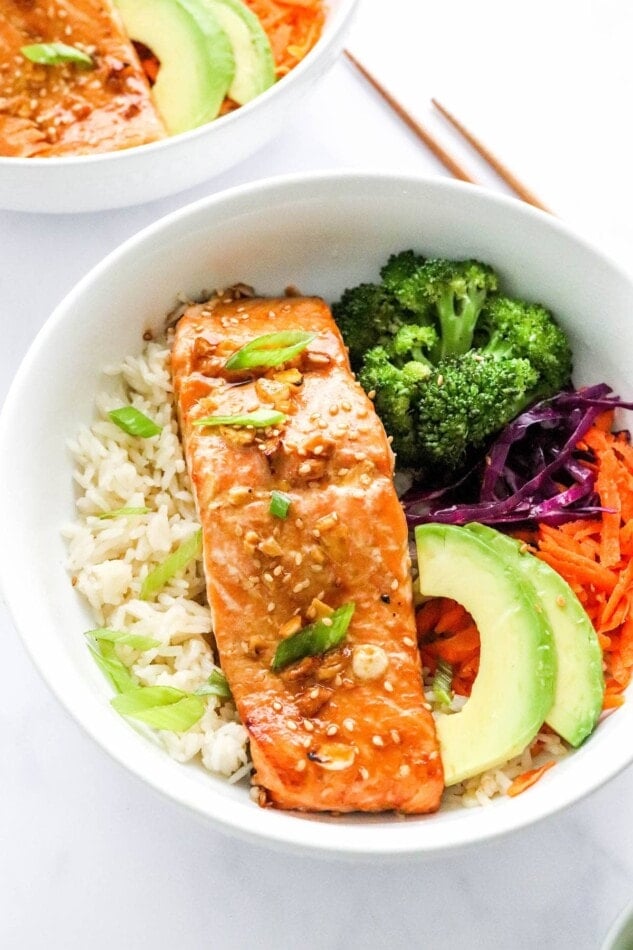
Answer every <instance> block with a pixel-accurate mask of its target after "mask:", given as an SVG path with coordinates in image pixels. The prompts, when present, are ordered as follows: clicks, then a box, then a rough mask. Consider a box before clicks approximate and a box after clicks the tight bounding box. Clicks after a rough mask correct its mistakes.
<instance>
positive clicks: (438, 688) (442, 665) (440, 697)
mask: <svg viewBox="0 0 633 950" xmlns="http://www.w3.org/2000/svg"><path fill="white" fill-rule="evenodd" d="M431 689H432V690H433V695H434V696H435V700H436V702H438V703H440V704H441V705H442V706H450V704H451V703H452V701H453V667H452V666H451V664H450V663H447V662H446V660H438V663H437V667H436V668H435V676H434V677H433V682H432V684H431Z"/></svg>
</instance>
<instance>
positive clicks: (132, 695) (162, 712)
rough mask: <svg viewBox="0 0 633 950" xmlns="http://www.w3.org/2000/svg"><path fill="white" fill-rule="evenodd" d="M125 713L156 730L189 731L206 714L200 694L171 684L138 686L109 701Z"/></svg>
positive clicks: (123, 714) (121, 712) (204, 704)
mask: <svg viewBox="0 0 633 950" xmlns="http://www.w3.org/2000/svg"><path fill="white" fill-rule="evenodd" d="M110 702H111V704H112V706H113V707H114V709H116V711H117V712H118V713H120V714H121V715H122V716H129V717H131V718H132V719H140V720H141V722H145V723H147V725H148V726H153V727H154V729H169V731H170V732H186V731H187V729H190V728H191V727H192V726H193V725H195V723H197V722H198V720H199V719H201V718H202V716H203V715H204V711H205V709H206V703H205V701H204V699H202V697H201V696H194V694H193V693H184V692H183V691H182V690H181V689H174V688H173V687H172V686H139V687H138V688H137V689H133V690H131V691H130V692H127V693H121V694H120V695H119V696H115V697H114V699H111V700H110Z"/></svg>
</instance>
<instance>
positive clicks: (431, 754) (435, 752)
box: [429, 749, 438, 762]
mask: <svg viewBox="0 0 633 950" xmlns="http://www.w3.org/2000/svg"><path fill="white" fill-rule="evenodd" d="M437 756H438V751H437V749H434V750H433V752H431V753H430V754H429V762H432V761H433V759H437Z"/></svg>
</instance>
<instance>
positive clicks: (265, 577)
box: [264, 573, 273, 584]
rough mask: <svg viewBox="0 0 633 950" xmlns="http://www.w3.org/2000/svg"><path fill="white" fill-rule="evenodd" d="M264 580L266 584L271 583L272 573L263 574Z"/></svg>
mask: <svg viewBox="0 0 633 950" xmlns="http://www.w3.org/2000/svg"><path fill="white" fill-rule="evenodd" d="M264 580H265V581H266V583H267V584H272V582H273V575H272V574H268V573H266V574H264Z"/></svg>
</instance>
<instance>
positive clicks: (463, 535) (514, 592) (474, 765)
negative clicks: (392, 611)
mask: <svg viewBox="0 0 633 950" xmlns="http://www.w3.org/2000/svg"><path fill="white" fill-rule="evenodd" d="M415 540H416V546H417V553H418V566H419V571H420V580H419V583H420V593H421V594H422V595H423V596H425V597H450V598H451V599H453V600H456V601H457V602H458V603H460V604H463V606H464V607H465V608H466V610H468V612H469V613H470V614H471V616H472V618H473V620H474V621H475V623H476V624H477V627H478V629H479V635H480V638H481V656H480V662H479V672H478V674H477V678H476V679H475V682H474V685H473V689H472V693H471V696H470V698H469V699H468V702H467V703H466V704H465V706H464V707H463V709H462V710H461V711H460V712H458V713H453V714H450V715H446V716H440V717H439V718H438V719H437V721H436V727H437V734H438V739H439V742H440V748H441V754H442V763H443V766H444V781H445V784H446V785H455V784H457V783H458V782H462V781H464V779H467V778H470V777H471V776H473V775H478V774H479V773H481V772H484V771H486V769H490V768H493V767H494V766H497V765H502V764H503V763H505V762H507V761H508V760H509V759H511V758H513V757H514V756H516V755H519V753H521V752H522V751H523V749H525V747H526V746H527V745H528V744H529V743H530V742H531V741H532V739H533V738H534V737H535V735H536V734H537V732H538V731H539V729H540V727H541V726H542V724H543V722H544V720H545V717H546V715H547V714H548V712H549V710H550V709H551V707H552V703H553V699H554V688H555V677H556V656H555V652H554V648H553V642H552V640H553V638H552V631H551V628H550V625H549V622H548V620H547V618H546V615H545V612H544V610H543V607H542V605H541V604H540V602H539V599H538V597H537V596H536V593H535V591H534V587H533V586H532V585H531V584H530V583H529V582H527V581H526V580H525V579H524V577H523V575H522V574H521V573H520V572H519V571H518V570H517V569H516V568H514V567H513V566H512V559H509V558H507V557H506V556H504V555H501V554H499V553H498V552H497V551H495V550H493V548H492V547H491V546H490V545H489V544H486V543H485V542H484V541H482V540H481V539H480V538H478V537H477V536H476V535H475V534H474V533H473V532H470V531H467V530H466V529H464V528H460V527H456V526H453V525H442V524H425V525H421V526H420V527H418V528H416V529H415Z"/></svg>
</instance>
